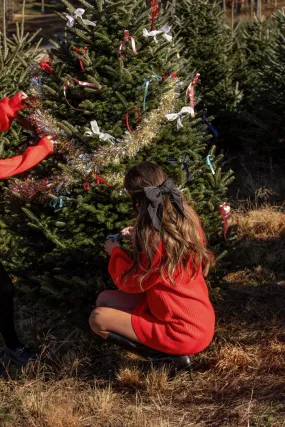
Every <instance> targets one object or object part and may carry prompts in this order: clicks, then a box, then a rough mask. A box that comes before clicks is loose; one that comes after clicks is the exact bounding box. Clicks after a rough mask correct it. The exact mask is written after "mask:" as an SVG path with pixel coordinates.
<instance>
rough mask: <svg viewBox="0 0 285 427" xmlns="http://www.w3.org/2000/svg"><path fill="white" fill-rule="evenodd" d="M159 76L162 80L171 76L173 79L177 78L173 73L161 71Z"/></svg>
mask: <svg viewBox="0 0 285 427" xmlns="http://www.w3.org/2000/svg"><path fill="white" fill-rule="evenodd" d="M161 77H162V80H165V79H167V77H172V78H173V79H178V76H177V74H175V73H163V74H162V76H161Z"/></svg>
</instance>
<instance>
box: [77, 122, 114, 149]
mask: <svg viewBox="0 0 285 427" xmlns="http://www.w3.org/2000/svg"><path fill="white" fill-rule="evenodd" d="M90 125H91V131H90V130H88V131H86V132H85V134H84V135H86V136H93V135H98V136H99V138H100V139H102V140H103V141H109V142H111V144H113V143H114V142H115V138H114V137H113V136H112V135H109V134H108V133H103V132H100V129H99V126H98V123H97V122H96V120H93V121H92V122H90Z"/></svg>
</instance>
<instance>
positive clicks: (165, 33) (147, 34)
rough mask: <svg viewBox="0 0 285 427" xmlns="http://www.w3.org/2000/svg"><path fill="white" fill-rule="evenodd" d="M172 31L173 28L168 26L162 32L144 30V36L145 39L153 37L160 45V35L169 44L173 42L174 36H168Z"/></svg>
mask: <svg viewBox="0 0 285 427" xmlns="http://www.w3.org/2000/svg"><path fill="white" fill-rule="evenodd" d="M170 30H171V28H170V27H169V26H168V25H165V26H164V27H162V28H161V29H160V30H153V31H148V30H146V29H144V30H143V35H144V37H153V39H154V41H155V43H158V41H157V38H156V36H158V35H159V34H162V37H164V38H165V39H166V40H167V41H168V42H171V40H172V36H171V35H170V34H168V33H169V31H170Z"/></svg>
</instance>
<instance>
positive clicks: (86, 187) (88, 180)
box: [83, 173, 111, 191]
mask: <svg viewBox="0 0 285 427" xmlns="http://www.w3.org/2000/svg"><path fill="white" fill-rule="evenodd" d="M93 178H95V179H96V184H97V185H98V184H103V185H106V187H111V185H109V184H108V182H107V181H105V179H103V178H102V177H101V176H100V175H98V174H97V173H90V174H89V175H87V177H86V178H85V180H84V184H83V188H84V190H86V191H88V190H90V186H91V182H92V179H93Z"/></svg>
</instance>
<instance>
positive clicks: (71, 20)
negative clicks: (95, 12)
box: [66, 8, 97, 28]
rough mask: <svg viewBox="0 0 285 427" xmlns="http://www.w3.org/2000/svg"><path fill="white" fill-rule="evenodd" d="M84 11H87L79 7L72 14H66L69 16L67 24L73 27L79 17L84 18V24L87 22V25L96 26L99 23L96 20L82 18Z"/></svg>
mask: <svg viewBox="0 0 285 427" xmlns="http://www.w3.org/2000/svg"><path fill="white" fill-rule="evenodd" d="M84 13H85V9H80V8H79V9H76V10H75V11H74V12H73V13H72V14H71V15H67V14H66V18H67V23H66V25H67V27H68V28H72V27H73V25H74V24H75V21H76V19H77V18H80V19H81V20H82V22H83V24H85V25H91V26H93V27H96V25H97V24H96V23H95V22H92V21H89V19H83V18H82V16H83V15H84Z"/></svg>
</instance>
